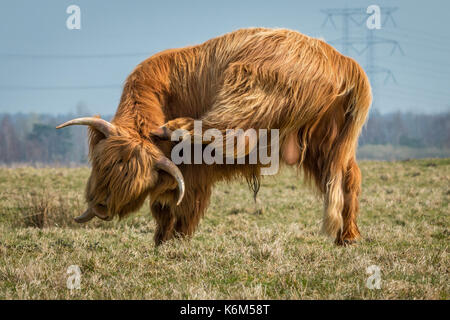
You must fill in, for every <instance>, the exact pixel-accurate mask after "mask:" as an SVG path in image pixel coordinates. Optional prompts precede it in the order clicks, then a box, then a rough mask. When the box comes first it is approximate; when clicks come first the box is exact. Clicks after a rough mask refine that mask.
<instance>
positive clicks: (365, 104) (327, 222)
mask: <svg viewBox="0 0 450 320" xmlns="http://www.w3.org/2000/svg"><path fill="white" fill-rule="evenodd" d="M347 61H348V60H347ZM349 62H350V63H348V64H347V66H346V67H347V68H346V73H345V76H346V83H348V85H347V88H346V92H345V95H346V96H347V99H345V101H346V103H345V104H346V105H345V106H344V110H345V118H344V123H343V125H342V127H341V129H340V130H339V134H338V135H337V137H336V140H335V141H334V143H333V144H332V147H331V150H330V153H329V155H328V157H327V158H328V160H327V167H328V168H327V169H328V170H326V172H327V173H328V174H326V175H325V176H324V177H323V178H325V179H326V180H325V181H323V183H324V186H325V190H324V191H325V197H324V202H325V206H324V217H323V226H322V230H323V231H324V232H325V233H326V234H328V235H330V236H332V237H335V236H336V235H337V234H338V233H339V232H340V231H342V228H343V217H342V212H343V208H344V191H345V189H344V188H345V185H344V184H345V180H346V175H348V172H347V171H348V170H349V163H350V161H352V159H354V157H355V154H356V147H357V143H358V137H359V134H360V132H361V129H362V127H363V125H364V123H365V121H366V118H367V115H368V113H369V108H370V105H371V102H372V94H371V88H370V83H369V80H368V78H367V76H366V74H365V72H364V70H363V69H362V68H361V67H360V66H359V65H358V64H357V63H356V62H355V61H353V60H351V61H349Z"/></svg>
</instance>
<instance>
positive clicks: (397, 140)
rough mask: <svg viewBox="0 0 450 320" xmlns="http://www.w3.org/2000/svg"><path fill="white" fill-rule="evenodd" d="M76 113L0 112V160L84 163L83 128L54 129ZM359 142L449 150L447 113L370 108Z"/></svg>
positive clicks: (86, 153)
mask: <svg viewBox="0 0 450 320" xmlns="http://www.w3.org/2000/svg"><path fill="white" fill-rule="evenodd" d="M79 116H86V114H66V115H59V116H52V115H44V114H22V113H17V114H0V163H4V164H11V163H20V162H26V163H61V164H68V163H76V164H83V163H87V157H88V145H87V134H86V128H85V127H79V126H74V127H69V128H65V129H64V130H56V129H55V126H56V125H58V124H61V123H63V122H64V121H67V120H69V119H72V118H75V117H79ZM104 118H105V119H110V118H111V117H104ZM359 145H360V146H363V145H393V146H407V147H411V148H429V147H435V148H441V149H447V150H449V149H450V112H447V113H441V114H434V115H426V114H412V113H400V112H397V113H390V114H380V113H378V112H376V111H372V112H371V114H370V116H369V119H368V121H367V123H366V125H365V127H364V129H363V131H362V134H361V137H360V140H359Z"/></svg>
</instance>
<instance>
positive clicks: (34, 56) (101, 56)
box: [0, 52, 151, 59]
mask: <svg viewBox="0 0 450 320" xmlns="http://www.w3.org/2000/svg"><path fill="white" fill-rule="evenodd" d="M150 55H151V53H149V52H134V53H114V54H109V53H106V54H34V53H30V54H28V53H0V57H2V58H12V59H15V58H20V59H109V58H129V57H140V56H150Z"/></svg>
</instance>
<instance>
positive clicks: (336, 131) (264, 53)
mask: <svg viewBox="0 0 450 320" xmlns="http://www.w3.org/2000/svg"><path fill="white" fill-rule="evenodd" d="M370 104H371V89H370V84H369V81H368V78H367V76H366V74H365V73H364V71H363V69H362V68H361V67H360V66H359V65H358V63H356V62H355V61H354V60H353V59H351V58H349V57H346V56H344V55H342V54H340V53H339V52H337V51H336V50H335V49H334V48H332V47H331V46H330V45H328V44H326V43H325V42H324V41H322V40H319V39H314V38H311V37H309V36H306V35H303V34H300V33H298V32H295V31H291V30H285V29H265V28H251V29H241V30H238V31H235V32H232V33H229V34H226V35H223V36H220V37H218V38H215V39H212V40H209V41H207V42H205V43H203V44H201V45H196V46H191V47H186V48H182V49H171V50H166V51H163V52H160V53H158V54H156V55H154V56H152V57H150V58H148V59H147V60H145V61H144V62H142V63H141V64H139V65H138V66H137V67H136V68H135V70H134V71H133V72H132V73H131V74H130V75H129V76H128V78H127V80H126V82H125V84H124V88H123V93H122V97H121V100H120V103H119V107H118V109H117V112H116V114H115V116H114V118H113V120H112V121H111V123H110V122H107V121H105V120H102V119H100V118H95V117H94V118H79V119H74V120H71V121H69V122H67V123H65V124H62V125H60V126H59V127H58V128H62V127H65V126H69V125H88V126H89V145H90V161H91V163H92V172H91V175H90V178H89V180H88V183H87V187H86V200H87V203H88V209H87V210H86V212H85V213H84V214H82V215H81V216H79V217H77V218H76V220H77V221H78V222H86V221H89V220H90V219H92V218H93V217H95V216H97V217H99V218H101V219H104V220H111V219H113V218H114V217H115V216H119V217H120V218H122V217H124V216H126V215H127V214H129V213H131V212H133V211H136V210H138V209H139V208H140V207H141V206H142V205H143V203H144V201H145V199H146V198H147V197H149V199H150V208H151V212H152V215H153V217H154V218H155V220H156V223H157V229H156V232H155V236H154V239H155V243H156V244H157V245H158V244H161V243H162V242H163V241H166V240H169V239H171V238H173V237H174V236H190V235H192V234H193V232H194V231H195V229H196V227H197V225H198V223H199V220H200V218H201V217H202V216H203V214H204V213H205V211H206V209H207V208H208V203H209V200H210V196H211V189H212V187H213V185H214V184H215V183H216V182H217V181H221V180H233V179H235V178H238V177H242V178H245V179H246V180H247V181H248V182H249V185H250V186H251V188H252V189H253V191H254V193H255V195H256V193H257V191H258V189H259V184H260V176H261V169H262V168H263V167H264V164H262V163H256V164H248V163H246V164H236V163H235V164H231V165H229V164H198V165H197V164H180V165H179V166H177V165H175V164H174V163H173V162H172V161H171V160H170V155H171V150H172V148H173V147H174V142H173V141H171V139H170V133H171V132H173V131H175V130H178V129H183V130H185V132H187V133H192V134H193V133H194V132H193V127H194V126H193V123H194V120H201V121H202V125H203V130H207V129H211V128H214V129H217V130H220V131H221V132H223V133H224V134H225V132H226V130H227V129H235V128H242V129H244V130H247V129H256V130H258V129H278V130H279V146H280V150H281V155H280V158H281V159H282V161H283V162H284V163H286V164H287V165H296V166H297V167H298V168H301V169H302V170H303V172H304V174H305V176H306V178H307V179H308V180H310V181H312V182H313V184H314V185H315V186H316V187H317V189H318V191H320V194H321V195H322V196H323V200H324V216H323V230H324V231H325V232H326V233H327V234H328V235H330V236H332V237H333V238H334V239H335V242H336V244H338V245H345V244H348V243H352V242H353V241H355V240H356V239H357V238H359V236H360V232H359V230H358V227H357V224H356V219H357V215H358V210H359V209H358V196H359V193H360V184H361V174H360V170H359V168H358V165H357V163H356V157H355V152H356V147H357V141H358V136H359V133H360V131H361V128H362V126H363V124H364V122H365V120H366V117H367V114H368V111H369V107H370ZM202 143H203V142H202ZM258 143H259V142H258ZM202 147H205V145H203V146H202ZM257 147H258V145H253V146H252V145H250V144H248V145H247V146H246V153H245V154H246V156H248V155H249V153H250V152H251V149H253V148H257Z"/></svg>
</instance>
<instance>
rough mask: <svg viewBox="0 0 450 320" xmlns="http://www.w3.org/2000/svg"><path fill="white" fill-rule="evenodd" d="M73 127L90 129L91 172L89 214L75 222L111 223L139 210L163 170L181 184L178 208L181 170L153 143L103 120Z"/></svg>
mask: <svg viewBox="0 0 450 320" xmlns="http://www.w3.org/2000/svg"><path fill="white" fill-rule="evenodd" d="M71 125H87V126H89V144H90V152H89V154H90V160H91V163H92V172H91V176H90V177H89V180H88V183H87V186H86V201H87V203H88V208H87V210H86V211H85V212H84V213H83V214H82V215H80V216H79V217H77V218H75V220H76V221H77V222H80V223H82V222H87V221H89V220H91V219H92V218H93V217H95V216H96V217H98V218H100V219H103V220H111V219H112V218H114V216H116V215H118V216H119V217H123V216H125V215H126V214H127V213H130V212H133V211H136V210H138V209H139V208H140V207H141V206H142V205H143V203H144V201H145V199H146V197H147V196H148V195H149V192H150V190H151V189H152V188H154V187H155V185H156V182H157V180H158V171H159V170H164V171H165V172H167V173H169V174H170V175H172V176H173V178H175V180H176V182H177V183H178V202H177V204H179V203H180V202H181V200H182V199H183V195H184V180H183V175H182V173H181V172H180V170H179V169H178V167H177V166H176V165H175V164H174V163H173V162H172V161H171V160H169V159H168V158H166V157H165V156H164V155H163V153H162V152H161V150H159V148H158V147H156V146H155V145H154V144H153V143H152V142H151V141H150V140H148V139H143V138H142V137H140V136H139V135H138V134H136V133H133V132H131V131H130V130H125V129H122V128H120V127H118V126H115V125H114V124H112V123H110V122H108V121H105V120H103V119H100V118H92V117H89V118H77V119H74V120H70V121H68V122H66V123H63V124H62V125H60V126H58V127H57V129H60V128H63V127H67V126H71Z"/></svg>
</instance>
